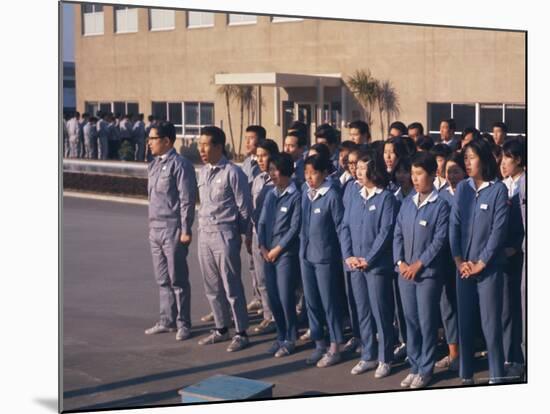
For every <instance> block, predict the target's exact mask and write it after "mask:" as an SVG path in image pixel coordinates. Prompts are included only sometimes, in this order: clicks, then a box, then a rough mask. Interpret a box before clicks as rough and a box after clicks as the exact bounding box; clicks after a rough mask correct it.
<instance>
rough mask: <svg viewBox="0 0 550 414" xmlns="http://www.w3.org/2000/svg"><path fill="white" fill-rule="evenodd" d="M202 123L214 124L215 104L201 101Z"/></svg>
mask: <svg viewBox="0 0 550 414" xmlns="http://www.w3.org/2000/svg"><path fill="white" fill-rule="evenodd" d="M200 121H201V125H214V104H211V103H201V119H200Z"/></svg>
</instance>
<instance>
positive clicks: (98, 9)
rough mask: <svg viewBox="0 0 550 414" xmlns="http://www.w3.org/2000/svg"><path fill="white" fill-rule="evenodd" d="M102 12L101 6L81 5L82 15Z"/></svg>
mask: <svg viewBox="0 0 550 414" xmlns="http://www.w3.org/2000/svg"><path fill="white" fill-rule="evenodd" d="M101 11H103V5H101V4H89V3H88V4H83V5H82V12H83V13H93V12H101Z"/></svg>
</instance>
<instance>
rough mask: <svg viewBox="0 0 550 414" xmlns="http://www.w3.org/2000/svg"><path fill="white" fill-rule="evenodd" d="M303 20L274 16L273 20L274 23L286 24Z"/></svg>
mask: <svg viewBox="0 0 550 414" xmlns="http://www.w3.org/2000/svg"><path fill="white" fill-rule="evenodd" d="M302 20H304V19H302V18H299V17H284V16H273V17H272V18H271V22H272V23H285V22H301V21H302Z"/></svg>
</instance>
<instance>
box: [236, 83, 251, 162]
mask: <svg viewBox="0 0 550 414" xmlns="http://www.w3.org/2000/svg"><path fill="white" fill-rule="evenodd" d="M234 99H235V100H236V101H237V102H238V104H239V107H240V111H241V124H240V134H239V151H238V154H239V156H240V155H241V150H242V145H243V129H244V109H245V108H246V110H247V113H248V123H250V111H251V108H253V107H254V104H255V102H256V95H255V93H254V87H252V86H250V85H239V86H237V87H236V93H235V95H234Z"/></svg>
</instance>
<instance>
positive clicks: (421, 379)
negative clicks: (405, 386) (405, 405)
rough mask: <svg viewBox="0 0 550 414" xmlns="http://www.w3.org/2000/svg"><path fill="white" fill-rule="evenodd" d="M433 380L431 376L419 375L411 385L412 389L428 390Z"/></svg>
mask: <svg viewBox="0 0 550 414" xmlns="http://www.w3.org/2000/svg"><path fill="white" fill-rule="evenodd" d="M431 380H432V376H431V375H429V374H428V375H420V374H418V375H417V376H416V377H415V378H414V380H413V382H412V384H411V388H413V389H418V388H426V386H427V385H428V384H429V382H430V381H431Z"/></svg>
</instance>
